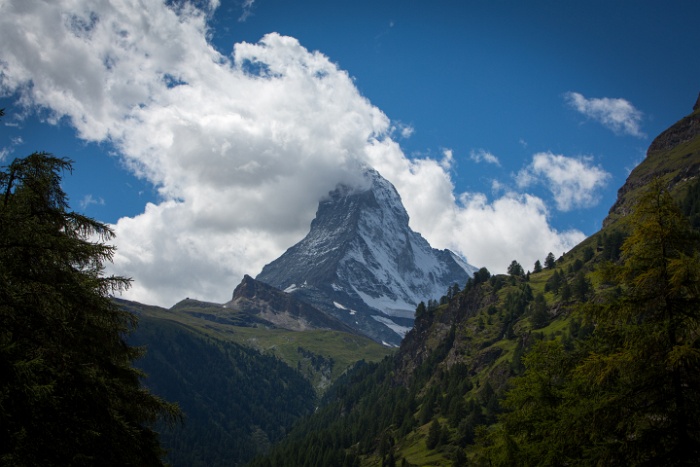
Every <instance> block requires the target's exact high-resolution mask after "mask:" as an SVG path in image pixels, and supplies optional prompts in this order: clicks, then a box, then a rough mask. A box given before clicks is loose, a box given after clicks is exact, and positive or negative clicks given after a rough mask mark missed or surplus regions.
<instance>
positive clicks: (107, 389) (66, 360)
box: [0, 153, 177, 466]
mask: <svg viewBox="0 0 700 467" xmlns="http://www.w3.org/2000/svg"><path fill="white" fill-rule="evenodd" d="M70 170H71V164H70V162H69V161H68V160H67V159H60V158H56V157H53V156H50V155H48V154H45V153H35V154H32V155H30V156H28V157H27V158H24V159H18V160H15V161H14V162H12V164H11V165H10V166H8V167H6V168H5V169H4V170H3V171H2V172H0V464H2V465H44V466H51V465H162V460H161V456H162V454H163V452H162V450H161V448H160V445H159V441H158V436H157V433H155V432H154V431H153V430H152V429H151V428H150V426H151V424H152V423H153V422H155V421H156V420H157V419H158V418H160V417H161V416H164V417H165V418H166V419H175V418H177V409H176V407H174V406H172V405H170V404H167V403H165V402H164V401H162V400H161V399H159V398H157V397H155V396H153V395H151V394H150V393H149V392H148V391H146V390H145V389H144V388H143V387H142V386H141V384H140V378H141V377H142V376H143V375H142V374H141V373H140V372H139V371H137V370H135V369H134V368H133V367H132V366H131V363H132V361H133V360H134V359H136V358H138V357H139V356H140V355H141V353H142V351H141V350H140V349H137V348H133V347H130V346H128V345H127V344H126V343H125V341H124V335H125V333H127V332H129V330H131V329H133V327H134V326H135V325H136V317H135V316H133V315H132V314H130V313H127V312H125V311H122V310H120V309H119V308H117V307H116V306H115V305H114V304H113V302H112V301H111V299H110V297H109V294H110V293H112V292H115V291H118V290H121V289H123V288H125V287H127V286H128V285H129V280H128V279H125V278H123V277H114V276H109V277H104V276H103V275H102V272H103V264H104V263H105V262H106V261H110V260H111V259H112V255H113V254H114V248H113V247H111V246H107V245H105V244H104V243H102V242H103V241H106V240H109V239H110V238H111V237H112V235H113V234H112V231H111V230H110V229H109V227H108V226H107V225H105V224H102V223H100V222H97V221H95V220H93V219H90V218H88V217H85V216H82V215H80V214H77V213H75V212H72V211H70V210H69V207H68V203H67V201H66V196H65V193H64V192H63V191H62V189H61V185H60V182H61V173H62V172H63V171H70Z"/></svg>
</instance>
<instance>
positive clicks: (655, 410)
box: [480, 181, 700, 466]
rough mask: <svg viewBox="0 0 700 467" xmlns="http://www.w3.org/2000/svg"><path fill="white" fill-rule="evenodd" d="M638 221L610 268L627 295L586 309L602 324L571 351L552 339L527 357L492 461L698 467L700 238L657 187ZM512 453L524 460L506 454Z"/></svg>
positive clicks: (490, 434)
mask: <svg viewBox="0 0 700 467" xmlns="http://www.w3.org/2000/svg"><path fill="white" fill-rule="evenodd" d="M630 221H631V222H630V223H631V226H632V231H631V235H630V236H629V237H628V238H627V239H626V240H625V242H624V244H623V246H622V250H621V252H622V256H621V259H622V263H621V264H619V265H614V266H610V267H608V268H607V269H606V270H605V273H606V276H607V278H606V279H607V281H608V282H612V283H616V284H618V287H619V288H620V289H621V293H619V294H618V293H614V294H608V295H604V296H602V297H601V302H600V303H597V302H596V303H593V302H591V303H589V304H587V305H585V306H582V307H581V314H582V316H583V317H584V318H585V319H586V320H589V321H590V322H592V323H595V326H596V327H595V331H594V332H593V333H592V334H590V335H589V336H588V337H587V338H584V339H583V340H579V341H578V345H576V346H575V347H574V349H573V351H567V350H566V349H565V347H564V346H563V345H562V344H561V343H559V342H546V343H544V342H543V343H540V344H538V345H536V346H535V347H534V348H533V349H532V351H531V352H530V353H528V354H527V356H526V357H525V366H526V371H525V373H524V374H523V376H521V377H519V378H516V379H514V380H513V381H512V386H513V387H512V389H511V390H510V391H509V392H508V395H507V398H506V401H505V406H506V407H507V408H509V409H511V411H510V412H508V413H506V414H504V415H503V416H502V418H501V421H502V428H503V429H502V430H497V429H492V430H490V431H487V432H484V433H482V438H481V440H480V441H481V444H482V445H483V446H484V449H483V451H482V453H483V455H484V459H486V460H488V462H489V463H490V464H492V465H570V464H576V465H625V466H634V465H668V466H685V465H696V462H697V459H698V456H699V455H700V334H699V329H700V263H699V261H698V260H700V258H699V257H698V252H697V249H698V239H697V236H696V234H695V233H694V232H693V231H692V229H691V226H690V224H689V222H688V220H687V218H685V217H684V216H683V215H682V213H681V211H680V209H679V208H678V206H677V205H676V204H675V203H674V201H673V199H672V198H671V196H670V194H669V193H668V192H667V191H666V190H665V189H664V188H663V185H662V184H661V183H660V182H658V181H657V182H655V183H654V184H653V185H652V186H651V189H650V190H649V191H648V192H647V193H646V194H644V195H643V196H642V197H641V198H640V201H639V204H638V205H637V207H636V209H635V210H634V212H633V213H632V214H631V219H630ZM574 282H575V284H576V283H578V282H579V281H578V279H576V280H575V281H574ZM579 287H580V286H578V285H575V286H574V289H575V290H576V292H575V295H579V294H580V292H579V291H578V290H579ZM586 287H588V286H586ZM510 448H514V449H516V450H517V451H518V455H517V456H515V457H508V458H504V457H503V455H502V453H503V452H506V451H508V449H510Z"/></svg>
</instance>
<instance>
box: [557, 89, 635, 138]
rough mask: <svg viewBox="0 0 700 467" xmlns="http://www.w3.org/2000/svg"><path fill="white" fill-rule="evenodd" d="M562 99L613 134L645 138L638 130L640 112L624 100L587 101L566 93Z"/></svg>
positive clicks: (598, 99)
mask: <svg viewBox="0 0 700 467" xmlns="http://www.w3.org/2000/svg"><path fill="white" fill-rule="evenodd" d="M564 98H565V99H566V102H567V103H568V104H569V105H570V106H571V107H573V108H574V109H575V110H577V111H578V112H580V113H582V114H583V115H585V116H587V117H589V118H592V119H593V120H596V121H598V122H600V123H602V124H603V125H604V126H605V127H607V128H609V129H611V130H612V131H614V132H615V133H626V134H628V135H632V136H637V137H639V138H644V137H645V136H646V135H645V134H644V133H643V132H642V131H641V129H640V122H641V120H642V116H643V114H642V112H641V111H639V110H637V109H636V108H635V107H634V106H633V105H632V104H631V103H630V102H629V101H627V100H625V99H612V98H609V97H603V98H591V99H587V98H585V97H584V96H583V95H581V94H579V93H578V92H567V93H566V94H565V95H564Z"/></svg>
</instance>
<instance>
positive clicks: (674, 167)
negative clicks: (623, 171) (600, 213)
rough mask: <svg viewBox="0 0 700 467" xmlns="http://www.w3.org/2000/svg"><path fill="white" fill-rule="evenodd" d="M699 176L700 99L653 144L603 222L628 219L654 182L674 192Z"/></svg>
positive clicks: (630, 176)
mask: <svg viewBox="0 0 700 467" xmlns="http://www.w3.org/2000/svg"><path fill="white" fill-rule="evenodd" d="M699 174H700V96H699V97H698V101H697V102H696V103H695V106H694V107H693V113H692V114H690V115H688V116H686V117H684V118H682V119H681V120H679V121H678V122H676V123H675V124H674V125H672V126H671V127H670V128H668V129H667V130H665V131H664V132H662V133H661V134H660V135H659V136H657V137H656V138H655V139H654V141H652V143H651V145H650V146H649V149H648V150H647V155H646V157H645V159H644V161H642V163H641V164H639V165H638V166H637V167H635V168H634V170H633V171H632V172H631V173H630V175H629V177H628V178H627V181H626V182H625V184H624V185H623V186H622V187H621V188H620V189H619V190H618V192H617V201H616V202H615V204H614V205H613V206H612V208H610V212H609V214H608V217H606V218H605V220H604V221H603V227H607V226H609V225H610V224H612V223H613V222H615V221H616V220H617V219H620V218H622V217H624V216H626V215H627V214H628V213H629V211H630V209H631V207H632V205H633V204H634V200H635V198H636V192H637V190H639V189H640V188H642V187H644V186H646V185H647V184H648V183H649V182H650V181H651V180H653V179H654V178H657V177H662V178H664V179H665V180H666V181H667V184H668V187H669V189H670V190H671V191H673V190H674V189H675V188H676V186H677V185H679V184H681V183H683V182H685V181H687V180H691V179H694V178H695V177H697V176H698V175H699Z"/></svg>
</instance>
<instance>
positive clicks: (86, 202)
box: [78, 194, 105, 209]
mask: <svg viewBox="0 0 700 467" xmlns="http://www.w3.org/2000/svg"><path fill="white" fill-rule="evenodd" d="M78 204H79V205H80V209H86V208H87V207H88V206H90V205H92V204H97V205H99V206H104V204H105V200H104V198H102V197H98V198H95V197H94V196H93V195H92V194H87V195H85V196H83V198H82V199H81V200H80V202H79V203H78Z"/></svg>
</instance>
